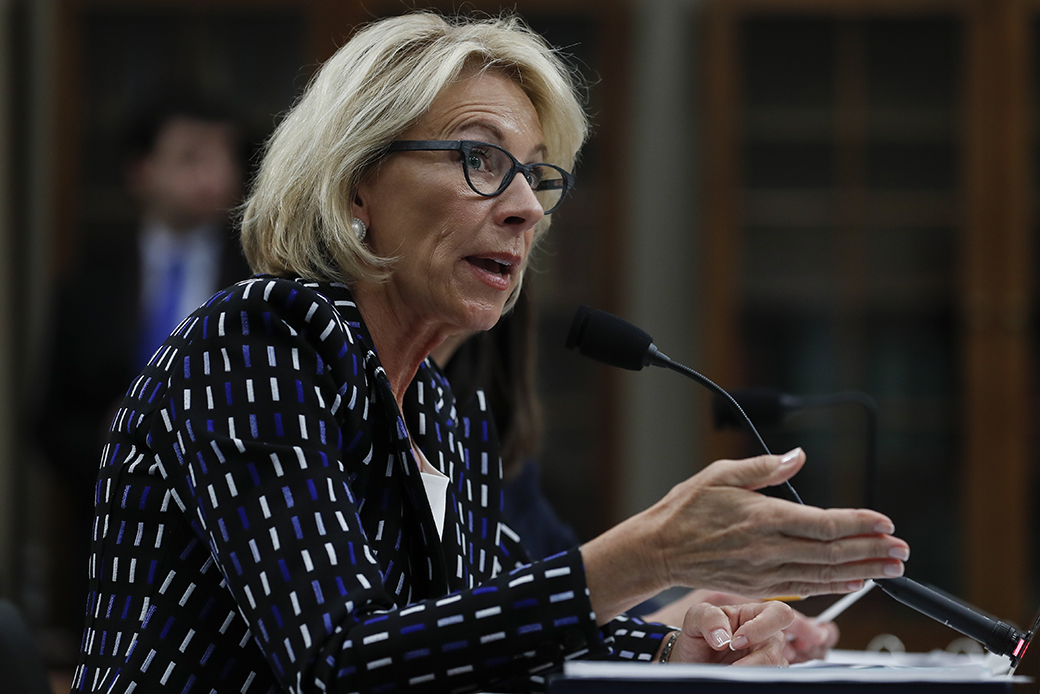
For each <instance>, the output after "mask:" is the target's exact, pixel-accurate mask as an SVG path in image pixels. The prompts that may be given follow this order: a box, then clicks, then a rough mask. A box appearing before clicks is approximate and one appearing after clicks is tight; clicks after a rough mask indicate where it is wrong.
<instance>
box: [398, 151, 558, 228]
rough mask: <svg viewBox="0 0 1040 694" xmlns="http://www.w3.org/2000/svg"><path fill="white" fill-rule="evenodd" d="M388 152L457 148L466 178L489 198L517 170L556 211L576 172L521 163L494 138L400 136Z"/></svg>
mask: <svg viewBox="0 0 1040 694" xmlns="http://www.w3.org/2000/svg"><path fill="white" fill-rule="evenodd" d="M386 151H387V152H436V151H446V152H447V151H456V152H460V153H461V158H462V170H463V172H464V173H465V176H466V182H467V183H468V184H469V187H470V188H472V189H473V192H475V193H477V194H478V195H483V196H484V197H486V198H493V197H495V196H496V195H501V194H502V192H503V191H505V189H506V188H508V187H509V184H510V183H512V182H513V178H514V177H515V176H516V174H517V173H521V174H523V176H524V179H525V180H526V181H527V183H528V185H530V186H531V190H533V191H534V194H535V197H536V198H538V202H540V203H541V205H542V210H543V211H544V212H545V214H552V213H553V211H554V210H556V208H557V207H559V206H560V203H561V202H562V201H563V198H564V197H565V196H566V195H567V193H568V192H569V191H570V189H571V188H573V187H574V174H572V173H570V172H569V171H564V170H563V169H561V168H560V167H559V166H556V165H555V164H546V163H545V162H537V163H534V164H521V163H520V162H519V161H517V159H516V157H514V156H513V155H512V154H510V153H509V152H508V151H507V150H505V149H502V148H501V147H499V146H498V145H493V144H491V143H490V142H477V141H476V140H396V141H394V142H391V143H390V146H389V147H387V150H386Z"/></svg>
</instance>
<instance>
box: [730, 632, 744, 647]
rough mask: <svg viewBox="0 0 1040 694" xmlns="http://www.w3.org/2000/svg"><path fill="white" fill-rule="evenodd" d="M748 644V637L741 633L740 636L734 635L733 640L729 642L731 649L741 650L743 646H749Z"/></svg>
mask: <svg viewBox="0 0 1040 694" xmlns="http://www.w3.org/2000/svg"><path fill="white" fill-rule="evenodd" d="M747 645H748V640H747V637H746V636H744V635H743V634H741V635H740V636H735V637H733V640H732V641H730V642H729V649H730V650H731V651H739V650H740V649H741V648H745V647H747Z"/></svg>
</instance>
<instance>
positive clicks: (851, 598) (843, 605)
mask: <svg viewBox="0 0 1040 694" xmlns="http://www.w3.org/2000/svg"><path fill="white" fill-rule="evenodd" d="M873 587H874V582H873V581H871V580H870V579H867V581H866V583H864V584H863V587H862V588H860V589H859V590H857V591H856V592H855V593H849V594H848V595H846V596H845V597H843V598H842V599H841V600H839V601H838V602H836V603H834V604H833V605H831V606H830V607H828V608H827V609H826V610H824V611H823V612H821V613H820V614H818V615H816V617H814V618H813V621H814V622H816V623H817V624H823V623H824V622H833V621H834V618H835V617H837V616H838V615H840V614H841V613H842V612H844V611H845V610H846V609H848V608H849V607H850V606H851V605H852V603H854V602H856V601H857V600H859V599H860V598H862V597H863V596H864V595H866V594H867V593H869V592H870V589H871V588H873Z"/></svg>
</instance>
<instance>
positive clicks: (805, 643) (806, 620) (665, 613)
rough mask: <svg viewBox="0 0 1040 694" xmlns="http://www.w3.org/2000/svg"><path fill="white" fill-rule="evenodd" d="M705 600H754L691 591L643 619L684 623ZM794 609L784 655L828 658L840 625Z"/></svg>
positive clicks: (794, 659) (793, 658) (798, 658)
mask: <svg viewBox="0 0 1040 694" xmlns="http://www.w3.org/2000/svg"><path fill="white" fill-rule="evenodd" d="M702 602H706V603H708V604H710V605H715V606H718V607H721V606H723V605H740V604H742V603H746V602H754V601H753V600H750V599H748V598H746V597H744V596H743V595H734V594H733V593H724V592H722V591H718V590H691V591H690V592H689V593H687V594H686V595H683V596H682V597H680V598H679V599H678V600H675V601H674V602H671V603H669V604H667V605H665V606H664V607H662V608H661V609H659V610H657V611H656V612H654V613H652V614H648V615H645V616H644V617H643V619H644V620H646V621H648V622H658V623H660V624H682V623H683V620H684V619H685V615H686V612H687V610H689V609H690V608H691V607H693V606H695V605H697V604H698V603H702ZM792 612H793V613H794V621H793V622H791V626H789V627H787V628H785V629H784V638H785V640H786V642H787V643H786V645H785V646H784V658H785V659H786V660H787V662H789V663H804V662H805V661H807V660H818V659H823V658H824V657H826V655H827V651H829V650H830V649H832V648H834V646H835V645H836V644H837V643H838V636H839V633H838V627H837V626H836V625H835V624H834V622H827V623H826V624H817V623H816V622H814V621H813V620H812V618H811V617H806V616H805V615H804V614H802V613H801V612H799V611H798V610H796V609H792Z"/></svg>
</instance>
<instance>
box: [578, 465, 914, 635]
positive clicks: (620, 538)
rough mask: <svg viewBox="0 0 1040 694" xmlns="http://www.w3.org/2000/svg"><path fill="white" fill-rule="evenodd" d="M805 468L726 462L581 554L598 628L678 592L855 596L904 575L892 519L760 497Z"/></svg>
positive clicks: (903, 551)
mask: <svg viewBox="0 0 1040 694" xmlns="http://www.w3.org/2000/svg"><path fill="white" fill-rule="evenodd" d="M804 462H805V455H804V454H803V453H802V451H801V449H796V450H794V451H791V452H790V453H787V454H786V455H784V456H775V455H764V456H759V457H757V458H748V459H746V460H720V461H717V462H715V463H712V464H711V465H709V466H708V467H706V468H705V469H704V470H702V471H701V472H699V473H698V474H696V475H694V476H693V477H691V478H689V479H688V480H686V481H684V482H681V483H680V484H678V485H676V486H675V487H673V488H672V490H671V491H670V492H669V493H668V495H667V496H665V498H664V499H662V500H661V501H659V502H658V503H656V504H654V505H653V506H652V507H650V508H649V509H647V510H646V511H644V512H642V513H640V514H638V515H636V516H633V517H632V518H630V519H628V520H627V521H625V522H623V523H621V524H619V525H617V526H615V527H614V528H612V529H611V530H609V531H607V532H606V533H604V534H603V535H600V536H599V537H597V538H596V539H594V540H592V541H591V542H589V543H587V544H585V545H583V546H582V548H581V550H582V557H583V559H584V561H585V568H586V578H587V580H588V585H589V594H590V598H591V600H592V607H593V609H594V610H595V612H596V617H597V621H599V622H600V623H601V624H602V623H605V622H607V621H609V620H611V619H613V618H614V617H616V616H617V615H618V614H620V613H621V612H623V611H625V610H626V609H628V608H630V607H632V606H634V605H636V604H638V603H639V602H640V601H642V600H645V599H647V598H648V597H651V596H653V595H656V594H657V593H659V592H660V591H662V590H664V589H665V588H670V587H672V586H677V585H678V586H691V587H698V588H710V589H714V590H722V591H727V592H733V593H738V594H740V595H747V596H751V597H755V598H769V597H774V596H777V595H800V596H806V595H820V594H825V593H849V592H852V591H855V590H858V589H859V588H861V587H862V586H863V581H864V580H865V579H867V578H885V577H889V576H899V575H901V574H902V573H903V561H904V560H905V559H907V558H908V557H909V556H910V548H909V546H907V544H906V543H905V542H903V541H902V540H899V539H897V538H895V537H892V535H891V533H892V532H893V530H894V527H893V525H892V521H890V520H889V519H888V518H887V517H885V516H883V515H882V514H880V513H877V512H876V511H870V510H864V509H828V510H824V509H819V508H814V507H812V506H802V505H800V504H796V503H793V502H790V501H784V500H782V499H776V498H773V497H769V496H765V495H763V494H759V493H757V492H756V491H755V490H757V489H761V488H763V487H767V486H773V485H777V484H780V483H781V482H783V481H784V480H786V479H788V478H790V477H791V476H793V475H794V474H795V473H796V472H798V470H799V469H800V468H801V466H802V464H803V463H804Z"/></svg>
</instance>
